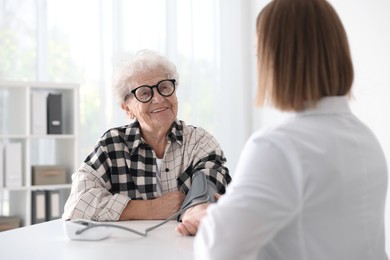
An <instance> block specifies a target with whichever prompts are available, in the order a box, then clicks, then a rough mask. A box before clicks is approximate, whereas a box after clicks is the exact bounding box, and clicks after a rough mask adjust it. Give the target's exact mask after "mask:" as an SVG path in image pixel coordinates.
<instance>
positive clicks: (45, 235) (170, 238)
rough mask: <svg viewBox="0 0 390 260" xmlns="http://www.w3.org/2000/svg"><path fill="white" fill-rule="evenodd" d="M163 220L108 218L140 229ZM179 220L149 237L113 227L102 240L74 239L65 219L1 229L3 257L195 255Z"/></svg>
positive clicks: (0, 252)
mask: <svg viewBox="0 0 390 260" xmlns="http://www.w3.org/2000/svg"><path fill="white" fill-rule="evenodd" d="M159 222H160V221H121V222H108V223H110V224H116V225H123V226H125V227H129V228H132V229H135V230H138V231H140V232H143V231H144V230H145V229H147V228H148V227H151V226H154V225H156V224H158V223H159ZM176 226H177V222H176V221H170V222H168V223H166V224H165V225H163V226H161V227H158V228H156V229H154V230H151V231H150V232H149V233H148V234H147V236H146V237H142V236H140V235H137V234H134V233H130V232H128V231H125V230H121V229H112V235H111V236H110V237H109V238H106V239H104V240H99V241H75V240H70V239H69V238H68V237H67V236H66V235H65V232H64V227H63V220H61V219H59V220H53V221H49V222H45V223H41V224H36V225H32V226H27V227H23V228H18V229H14V230H10V231H5V232H1V233H0V258H1V259H2V260H8V259H10V260H11V259H40V260H44V259H50V260H52V259H72V260H78V259H83V260H85V259H94V260H99V259H105V260H107V259H124V257H126V258H125V259H142V260H147V259H180V260H185V259H193V249H192V244H193V237H184V236H181V235H180V234H178V233H177V232H176V231H175V227H176Z"/></svg>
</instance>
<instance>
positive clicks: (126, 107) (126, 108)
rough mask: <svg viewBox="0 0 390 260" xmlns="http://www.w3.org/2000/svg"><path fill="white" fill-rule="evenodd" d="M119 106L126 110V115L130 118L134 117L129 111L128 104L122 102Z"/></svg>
mask: <svg viewBox="0 0 390 260" xmlns="http://www.w3.org/2000/svg"><path fill="white" fill-rule="evenodd" d="M121 107H122V109H123V110H124V111H125V112H126V114H127V116H128V117H129V118H130V119H134V114H133V112H131V110H130V108H129V106H127V105H126V103H122V104H121Z"/></svg>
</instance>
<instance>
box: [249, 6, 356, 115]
mask: <svg viewBox="0 0 390 260" xmlns="http://www.w3.org/2000/svg"><path fill="white" fill-rule="evenodd" d="M256 33H257V56H258V63H257V65H258V89H257V104H258V105H260V106H262V105H264V104H265V103H270V104H272V105H273V106H274V107H275V108H277V109H279V110H282V111H300V110H302V109H303V108H304V107H307V106H315V104H316V103H317V102H318V100H320V99H321V98H323V97H326V96H343V95H347V96H348V95H349V94H350V91H351V87H352V81H353V66H352V61H351V55H350V50H349V45H348V39H347V35H346V32H345V30H344V27H343V25H342V23H341V21H340V18H339V17H338V15H337V13H336V11H335V10H334V9H333V7H332V6H331V5H330V4H329V3H328V2H327V1H325V0H273V1H272V2H270V3H269V4H268V5H267V6H266V7H265V8H264V9H263V10H262V11H261V12H260V14H259V15H258V17H257V24H256Z"/></svg>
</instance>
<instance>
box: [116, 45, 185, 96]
mask: <svg viewBox="0 0 390 260" xmlns="http://www.w3.org/2000/svg"><path fill="white" fill-rule="evenodd" d="M151 71H161V72H162V73H165V74H166V76H167V78H168V79H175V80H176V84H178V81H179V74H178V72H177V70H176V66H175V64H173V62H171V61H170V60H168V59H167V58H166V57H164V56H162V55H160V54H159V53H157V52H155V51H152V50H141V51H139V52H137V53H136V54H135V55H134V56H133V57H132V58H131V59H129V60H125V61H123V62H122V63H121V64H120V65H119V67H118V69H117V71H116V73H115V77H114V84H113V92H114V95H115V96H116V98H117V100H118V102H119V103H122V102H123V98H124V97H125V96H126V95H127V94H129V91H130V89H131V88H132V87H134V86H132V85H131V84H132V82H133V81H134V80H135V79H136V78H137V77H139V76H140V75H142V74H145V73H148V72H151Z"/></svg>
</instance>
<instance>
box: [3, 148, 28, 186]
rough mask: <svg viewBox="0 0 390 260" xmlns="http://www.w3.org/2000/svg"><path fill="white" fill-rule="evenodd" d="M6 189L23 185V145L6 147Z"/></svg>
mask: <svg viewBox="0 0 390 260" xmlns="http://www.w3.org/2000/svg"><path fill="white" fill-rule="evenodd" d="M4 152H5V157H4V163H5V172H4V173H5V187H7V188H15V187H21V186H22V185H23V183H22V180H23V177H22V165H23V163H22V143H20V142H18V143H7V144H6V145H5V150H4Z"/></svg>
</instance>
